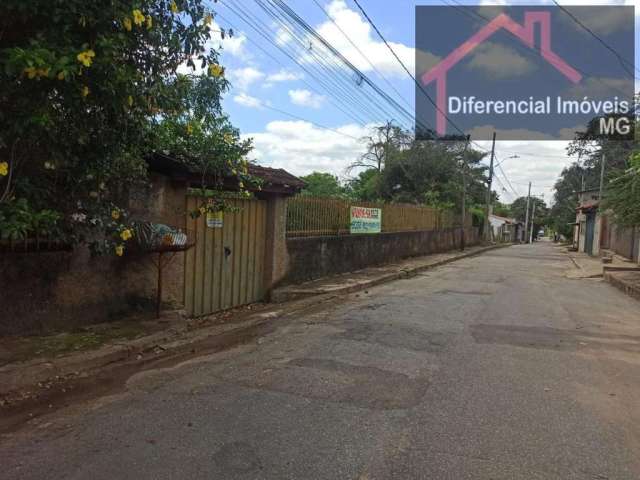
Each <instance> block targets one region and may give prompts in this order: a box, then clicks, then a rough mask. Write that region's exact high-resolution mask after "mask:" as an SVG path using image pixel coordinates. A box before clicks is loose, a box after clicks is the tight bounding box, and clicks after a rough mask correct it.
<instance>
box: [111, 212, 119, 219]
mask: <svg viewBox="0 0 640 480" xmlns="http://www.w3.org/2000/svg"><path fill="white" fill-rule="evenodd" d="M111 218H113V219H114V220H118V219H119V218H120V211H118V210H113V211H112V212H111Z"/></svg>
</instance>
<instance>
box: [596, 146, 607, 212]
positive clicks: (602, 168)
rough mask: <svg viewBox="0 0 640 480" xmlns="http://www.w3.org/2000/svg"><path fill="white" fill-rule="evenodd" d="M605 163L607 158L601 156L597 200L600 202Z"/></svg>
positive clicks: (603, 155)
mask: <svg viewBox="0 0 640 480" xmlns="http://www.w3.org/2000/svg"><path fill="white" fill-rule="evenodd" d="M606 161H607V156H606V155H605V154H604V153H603V154H602V165H601V166H600V194H599V195H598V200H599V201H600V202H602V190H603V189H604V165H605V163H606Z"/></svg>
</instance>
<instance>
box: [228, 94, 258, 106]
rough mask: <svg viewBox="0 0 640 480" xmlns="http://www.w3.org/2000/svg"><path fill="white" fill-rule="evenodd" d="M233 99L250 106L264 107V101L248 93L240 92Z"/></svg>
mask: <svg viewBox="0 0 640 480" xmlns="http://www.w3.org/2000/svg"><path fill="white" fill-rule="evenodd" d="M233 101H234V102H236V103H237V104H238V105H242V106H243V107H249V108H262V101H261V100H260V99H258V98H256V97H252V96H251V95H247V94H246V93H239V94H238V95H235V96H234V97H233Z"/></svg>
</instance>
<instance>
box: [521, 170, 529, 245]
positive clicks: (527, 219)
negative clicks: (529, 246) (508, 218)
mask: <svg viewBox="0 0 640 480" xmlns="http://www.w3.org/2000/svg"><path fill="white" fill-rule="evenodd" d="M530 200H531V182H529V193H527V213H525V217H524V236H523V237H522V239H523V240H524V243H527V237H528V236H529V201H530Z"/></svg>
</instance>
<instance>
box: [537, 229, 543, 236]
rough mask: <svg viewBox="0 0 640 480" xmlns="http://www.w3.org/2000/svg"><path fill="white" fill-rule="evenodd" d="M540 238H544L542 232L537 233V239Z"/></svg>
mask: <svg viewBox="0 0 640 480" xmlns="http://www.w3.org/2000/svg"><path fill="white" fill-rule="evenodd" d="M542 237H544V230H540V231H539V232H538V238H542Z"/></svg>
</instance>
